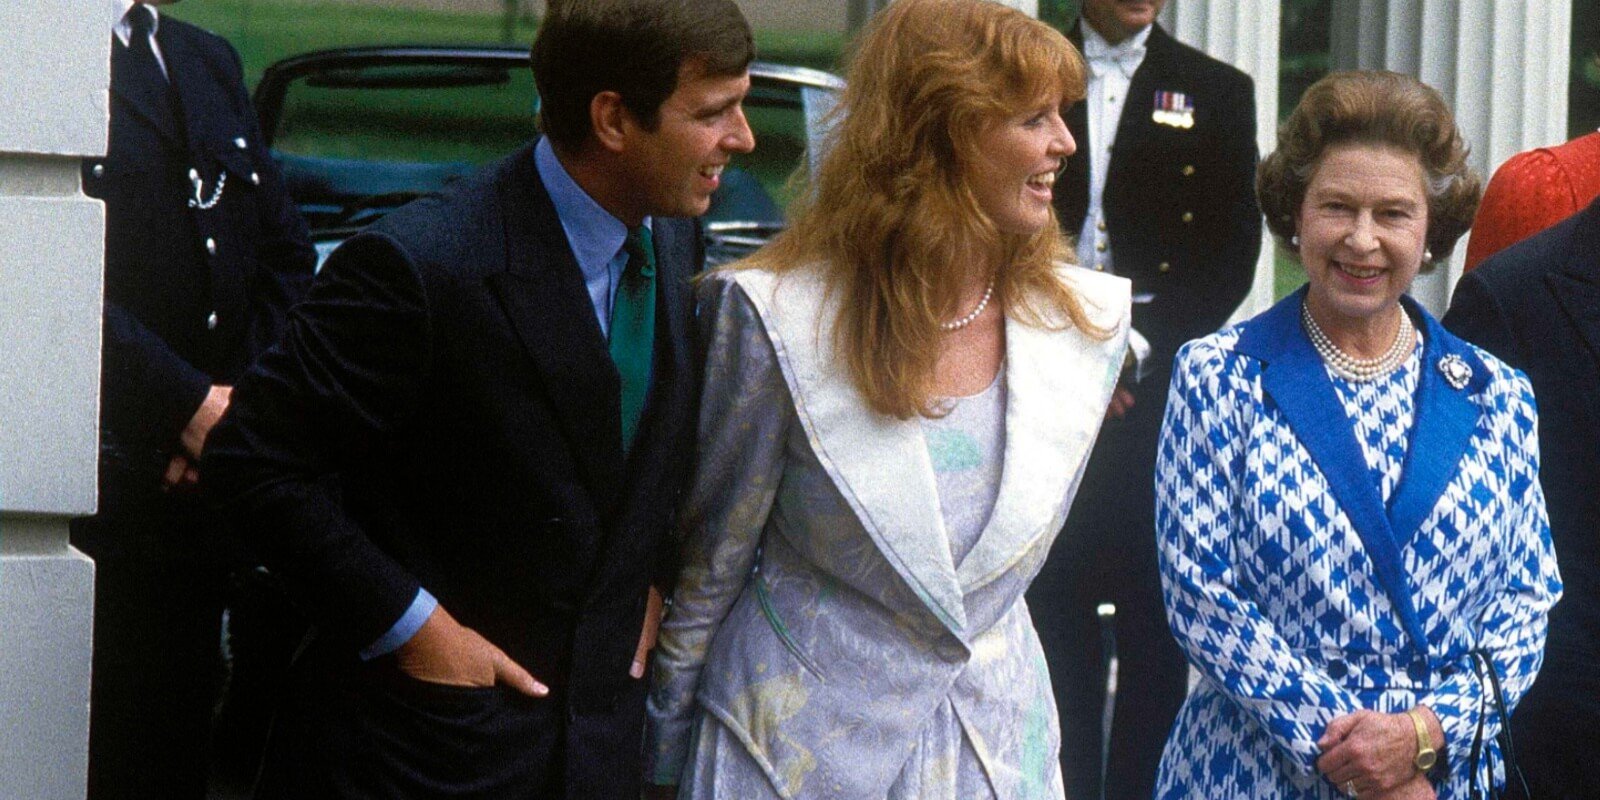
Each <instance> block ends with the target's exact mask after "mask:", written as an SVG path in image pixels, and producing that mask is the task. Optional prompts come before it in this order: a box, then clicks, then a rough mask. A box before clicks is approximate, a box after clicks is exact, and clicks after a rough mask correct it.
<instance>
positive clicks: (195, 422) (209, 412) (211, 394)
mask: <svg viewBox="0 0 1600 800" xmlns="http://www.w3.org/2000/svg"><path fill="white" fill-rule="evenodd" d="M231 397H233V387H232V386H213V387H211V391H208V392H206V399H205V400H202V401H201V402H200V408H198V409H196V410H195V412H194V416H192V417H190V418H189V424H188V425H185V426H183V433H181V434H180V435H179V436H178V441H179V443H180V444H182V445H183V451H184V453H185V454H187V455H188V456H189V460H190V461H196V462H197V461H199V460H200V451H201V450H204V449H205V446H206V437H207V436H210V435H211V429H212V428H213V427H215V426H216V424H217V420H219V419H222V412H224V411H227V410H228V400H229V399H230V398H231ZM169 472H170V470H169Z"/></svg>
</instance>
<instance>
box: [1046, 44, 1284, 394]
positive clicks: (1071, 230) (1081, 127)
mask: <svg viewBox="0 0 1600 800" xmlns="http://www.w3.org/2000/svg"><path fill="white" fill-rule="evenodd" d="M1081 25H1082V23H1081V22H1080V23H1079V24H1078V26H1074V28H1073V30H1072V33H1071V38H1072V40H1073V42H1074V44H1077V45H1078V46H1079V47H1080V48H1081V47H1082V46H1083V34H1082V28H1081ZM1145 47H1146V51H1145V57H1144V60H1143V61H1142V62H1140V64H1139V69H1138V70H1137V71H1135V72H1134V74H1133V80H1132V82H1131V83H1130V84H1129V86H1128V96H1127V98H1126V99H1125V101H1124V103H1123V107H1122V118H1121V120H1120V121H1119V122H1118V123H1117V138H1116V143H1115V144H1114V145H1113V147H1112V151H1111V161H1110V167H1109V168H1108V169H1107V170H1106V182H1105V194H1104V196H1103V197H1102V198H1101V201H1102V207H1103V208H1104V210H1105V216H1106V227H1107V233H1108V234H1109V235H1110V240H1111V252H1112V255H1113V256H1114V257H1115V259H1116V262H1115V265H1114V266H1115V269H1116V271H1117V273H1118V274H1119V275H1122V276H1124V277H1127V278H1129V279H1131V280H1132V281H1133V291H1134V294H1135V295H1140V294H1152V295H1154V299H1153V300H1152V301H1150V302H1149V303H1138V304H1135V305H1134V307H1133V327H1134V328H1135V329H1137V330H1138V331H1139V332H1140V333H1141V334H1143V335H1144V336H1145V337H1146V338H1147V339H1149V340H1150V344H1151V349H1152V354H1151V358H1152V359H1153V361H1152V364H1153V365H1154V366H1155V367H1156V369H1157V375H1158V376H1159V377H1158V378H1155V379H1152V380H1151V381H1149V382H1148V385H1147V388H1144V387H1142V388H1141V389H1140V392H1139V393H1140V394H1141V395H1144V396H1147V397H1150V398H1154V399H1156V400H1157V401H1159V399H1160V398H1162V397H1164V396H1165V392H1166V388H1167V387H1166V382H1165V379H1164V378H1165V375H1166V374H1167V370H1168V369H1169V368H1170V366H1171V364H1172V359H1173V356H1175V355H1176V354H1177V351H1178V347H1179V346H1180V345H1182V344H1183V343H1184V342H1186V341H1188V340H1190V339H1193V338H1196V337H1199V336H1204V335H1206V334H1208V333H1211V332H1213V331H1215V330H1217V329H1218V328H1220V327H1221V326H1222V324H1223V323H1224V322H1226V321H1227V319H1228V316H1229V315H1230V314H1232V313H1233V310H1234V309H1235V308H1237V307H1238V305H1239V303H1240V302H1242V301H1243V300H1244V297H1245V295H1246V294H1247V293H1248V292H1249V291H1250V284H1251V281H1252V280H1253V277H1254V275H1255V264H1256V257H1257V255H1258V254H1259V253H1260V252H1261V212H1260V210H1259V208H1258V206H1257V205H1256V199H1255V167H1256V105H1255V92H1254V88H1253V85H1252V83H1251V80H1250V78H1249V76H1247V75H1245V74H1244V73H1243V72H1240V71H1239V70H1238V69H1235V68H1234V67H1232V66H1229V65H1227V64H1224V63H1222V62H1220V61H1218V60H1216V59H1214V58H1211V57H1210V56H1208V55H1206V54H1204V53H1202V52H1200V51H1199V50H1196V49H1194V48H1192V47H1189V46H1188V45H1185V44H1183V43H1182V42H1179V41H1178V40H1176V39H1174V38H1172V37H1171V36H1170V35H1168V34H1167V32H1166V31H1164V30H1162V29H1161V26H1160V25H1153V26H1152V27H1151V30H1150V36H1149V37H1148V38H1147V39H1146V42H1145ZM1159 91H1177V92H1183V93H1184V94H1187V95H1188V96H1189V97H1190V99H1191V101H1192V102H1193V104H1194V127H1192V128H1187V129H1183V128H1176V127H1172V126H1170V125H1162V124H1159V123H1157V122H1155V121H1154V120H1153V119H1152V118H1151V111H1153V110H1154V108H1155V96H1156V92H1159ZM1066 122H1067V127H1068V129H1070V130H1071V131H1072V136H1073V138H1074V139H1076V140H1077V142H1078V148H1079V153H1080V155H1078V156H1076V157H1074V158H1069V159H1067V168H1066V171H1065V173H1063V175H1062V182H1061V183H1060V184H1058V185H1059V186H1061V187H1062V188H1061V189H1059V190H1058V191H1057V193H1056V214H1057V216H1058V217H1059V218H1060V220H1061V225H1062V227H1063V228H1064V229H1065V230H1066V232H1067V233H1068V234H1069V235H1072V236H1077V235H1078V233H1079V231H1081V230H1082V228H1083V220H1084V216H1085V215H1086V214H1087V213H1088V208H1089V158H1088V157H1087V156H1086V155H1083V154H1086V153H1087V152H1088V151H1089V148H1090V146H1091V142H1090V141H1089V112H1088V109H1087V108H1085V105H1084V103H1075V104H1073V106H1072V108H1071V109H1069V110H1068V112H1067V120H1066Z"/></svg>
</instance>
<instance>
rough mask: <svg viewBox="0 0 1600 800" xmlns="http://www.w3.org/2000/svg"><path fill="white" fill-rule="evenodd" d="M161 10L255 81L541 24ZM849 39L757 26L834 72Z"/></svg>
mask: <svg viewBox="0 0 1600 800" xmlns="http://www.w3.org/2000/svg"><path fill="white" fill-rule="evenodd" d="M162 13H168V14H172V15H173V16H175V17H178V18H179V19H183V20H186V21H189V22H193V23H195V24H196V25H199V26H201V27H203V28H206V29H207V30H210V31H212V32H214V33H217V34H219V35H221V36H224V37H227V39H228V40H229V41H231V42H233V45H234V47H237V48H238V49H239V54H240V56H241V57H242V58H243V59H244V66H245V79H246V81H248V82H249V83H250V85H251V86H252V87H253V86H254V85H255V82H256V80H257V79H258V78H260V76H261V71H262V70H263V69H265V68H266V66H267V65H268V64H271V63H272V62H274V61H277V60H278V59H280V58H283V57H285V56H290V55H294V54H296V53H304V52H307V51H310V50H320V49H323V48H329V47H349V46H352V45H375V44H506V43H510V44H515V45H519V46H526V45H527V44H529V43H530V42H532V41H533V33H534V30H535V27H536V26H535V25H534V24H533V23H532V21H529V20H520V21H519V22H518V24H517V25H516V26H515V30H514V31H513V33H512V36H511V38H510V39H509V40H506V39H505V38H503V35H504V31H503V29H502V18H501V16H500V15H499V14H482V13H460V12H454V13H452V12H432V11H416V10H409V9H397V8H383V7H376V6H367V5H346V4H342V3H329V2H318V0H203V1H201V0H196V2H189V3H178V4H175V5H170V6H166V7H164V8H163V9H162ZM842 46H843V37H841V36H840V35H838V34H835V33H825V32H818V33H796V32H792V31H757V32H756V49H757V51H758V53H759V55H760V57H761V58H762V59H764V60H768V61H778V62H782V63H786V64H798V65H801V66H808V67H816V68H818V69H828V70H832V69H835V67H836V62H837V61H838V55H839V52H840V48H841V47H842Z"/></svg>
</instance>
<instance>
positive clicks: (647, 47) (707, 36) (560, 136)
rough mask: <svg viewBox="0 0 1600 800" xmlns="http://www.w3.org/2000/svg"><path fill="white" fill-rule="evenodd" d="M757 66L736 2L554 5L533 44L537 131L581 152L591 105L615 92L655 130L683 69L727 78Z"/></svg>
mask: <svg viewBox="0 0 1600 800" xmlns="http://www.w3.org/2000/svg"><path fill="white" fill-rule="evenodd" d="M753 58H755V43H754V41H753V40H752V39H751V37H750V25H749V23H747V22H745V18H744V14H743V13H741V12H740V11H739V7H738V6H737V5H734V3H733V0H550V2H549V8H548V10H547V12H546V14H545V16H544V19H543V20H541V21H540V24H539V34H538V36H537V37H535V38H534V40H533V77H534V83H535V85H537V86H538V89H539V99H540V110H539V126H540V128H541V129H542V130H543V131H544V134H545V135H546V136H548V137H550V140H551V141H552V142H553V143H554V144H557V145H560V146H563V147H566V148H570V149H576V148H578V147H581V146H582V145H583V143H584V140H585V139H586V138H587V137H588V136H589V133H590V125H589V102H590V101H591V100H593V99H594V96H595V95H597V94H599V93H601V92H604V91H613V92H616V93H617V94H619V95H621V96H622V103H623V105H624V106H625V107H626V108H627V109H628V111H629V112H631V113H632V114H633V116H634V117H635V118H636V119H638V120H639V122H640V124H642V125H644V127H645V129H646V130H654V129H655V127H656V125H657V123H659V121H660V119H659V114H658V112H659V111H660V109H661V103H662V101H664V100H666V99H667V97H668V96H669V95H671V94H672V92H673V90H674V89H676V88H677V85H678V70H679V68H681V67H682V66H683V64H684V63H685V62H687V61H689V60H691V59H695V60H698V62H699V64H700V67H701V68H702V69H703V70H704V71H705V73H706V74H708V75H718V76H723V75H739V74H741V73H743V72H744V71H745V69H747V68H748V67H749V66H750V61H751V60H752V59H753Z"/></svg>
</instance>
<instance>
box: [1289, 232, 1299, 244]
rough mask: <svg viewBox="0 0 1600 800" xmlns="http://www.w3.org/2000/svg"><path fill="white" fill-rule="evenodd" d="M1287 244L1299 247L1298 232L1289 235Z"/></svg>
mask: <svg viewBox="0 0 1600 800" xmlns="http://www.w3.org/2000/svg"><path fill="white" fill-rule="evenodd" d="M1289 246H1290V247H1299V246H1300V234H1298V233H1297V234H1295V235H1293V236H1290V237H1289Z"/></svg>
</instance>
